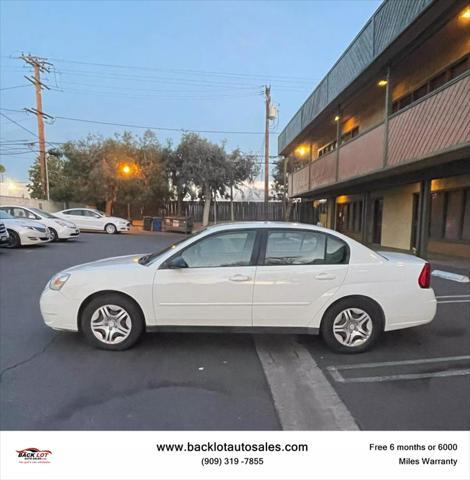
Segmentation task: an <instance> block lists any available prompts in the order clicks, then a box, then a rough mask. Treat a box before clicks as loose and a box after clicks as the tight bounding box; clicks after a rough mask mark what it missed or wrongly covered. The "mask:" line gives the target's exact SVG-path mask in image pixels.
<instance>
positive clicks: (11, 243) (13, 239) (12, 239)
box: [7, 230, 21, 248]
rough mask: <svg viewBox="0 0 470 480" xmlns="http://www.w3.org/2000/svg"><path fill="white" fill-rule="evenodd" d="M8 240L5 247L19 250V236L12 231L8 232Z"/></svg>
mask: <svg viewBox="0 0 470 480" xmlns="http://www.w3.org/2000/svg"><path fill="white" fill-rule="evenodd" d="M8 235H9V240H8V244H7V247H8V248H19V247H21V239H20V236H19V235H18V234H17V233H16V232H15V231H14V230H8Z"/></svg>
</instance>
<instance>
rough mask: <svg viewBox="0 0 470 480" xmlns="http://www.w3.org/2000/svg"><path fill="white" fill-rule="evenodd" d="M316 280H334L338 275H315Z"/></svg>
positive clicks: (323, 273) (324, 273)
mask: <svg viewBox="0 0 470 480" xmlns="http://www.w3.org/2000/svg"><path fill="white" fill-rule="evenodd" d="M315 278H316V279H317V280H334V279H335V278H336V275H333V274H332V273H326V272H322V273H319V274H318V275H315Z"/></svg>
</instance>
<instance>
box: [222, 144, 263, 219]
mask: <svg viewBox="0 0 470 480" xmlns="http://www.w3.org/2000/svg"><path fill="white" fill-rule="evenodd" d="M227 162H228V165H227V186H228V188H229V189H230V217H231V220H232V222H233V221H234V219H235V216H234V212H233V189H234V188H237V185H239V184H240V183H243V182H245V181H247V180H250V181H253V179H254V178H255V177H256V175H258V173H259V166H258V164H257V163H256V157H255V156H253V155H246V154H243V153H242V152H241V151H240V149H238V148H237V149H235V150H234V151H233V152H232V153H230V154H229V155H227Z"/></svg>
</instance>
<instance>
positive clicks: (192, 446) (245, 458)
mask: <svg viewBox="0 0 470 480" xmlns="http://www.w3.org/2000/svg"><path fill="white" fill-rule="evenodd" d="M156 448H157V452H165V453H180V452H181V453H202V454H203V456H202V458H201V459H200V463H201V465H203V466H224V465H227V466H229V465H232V466H233V465H263V464H264V460H265V459H264V456H263V454H266V453H277V452H289V453H290V452H297V453H306V452H308V445H307V444H305V443H286V444H282V445H281V444H280V443H271V442H261V443H255V442H252V443H247V442H241V443H227V442H205V443H193V442H186V443H157V444H156ZM208 455H210V456H208Z"/></svg>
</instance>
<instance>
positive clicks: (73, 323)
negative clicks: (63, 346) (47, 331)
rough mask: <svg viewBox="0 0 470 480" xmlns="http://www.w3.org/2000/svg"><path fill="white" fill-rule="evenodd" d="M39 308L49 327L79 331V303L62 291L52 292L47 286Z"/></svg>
mask: <svg viewBox="0 0 470 480" xmlns="http://www.w3.org/2000/svg"><path fill="white" fill-rule="evenodd" d="M39 307H40V309H41V315H42V318H43V320H44V323H45V324H46V325H47V326H48V327H50V328H52V329H54V330H67V331H73V332H77V331H78V324H77V318H78V309H79V308H80V302H79V301H77V300H74V299H71V298H69V297H66V296H65V295H64V294H63V293H62V292H61V291H60V290H59V291H57V290H51V289H50V288H49V284H47V286H46V288H45V289H44V290H43V292H42V295H41V298H40V300H39Z"/></svg>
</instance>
